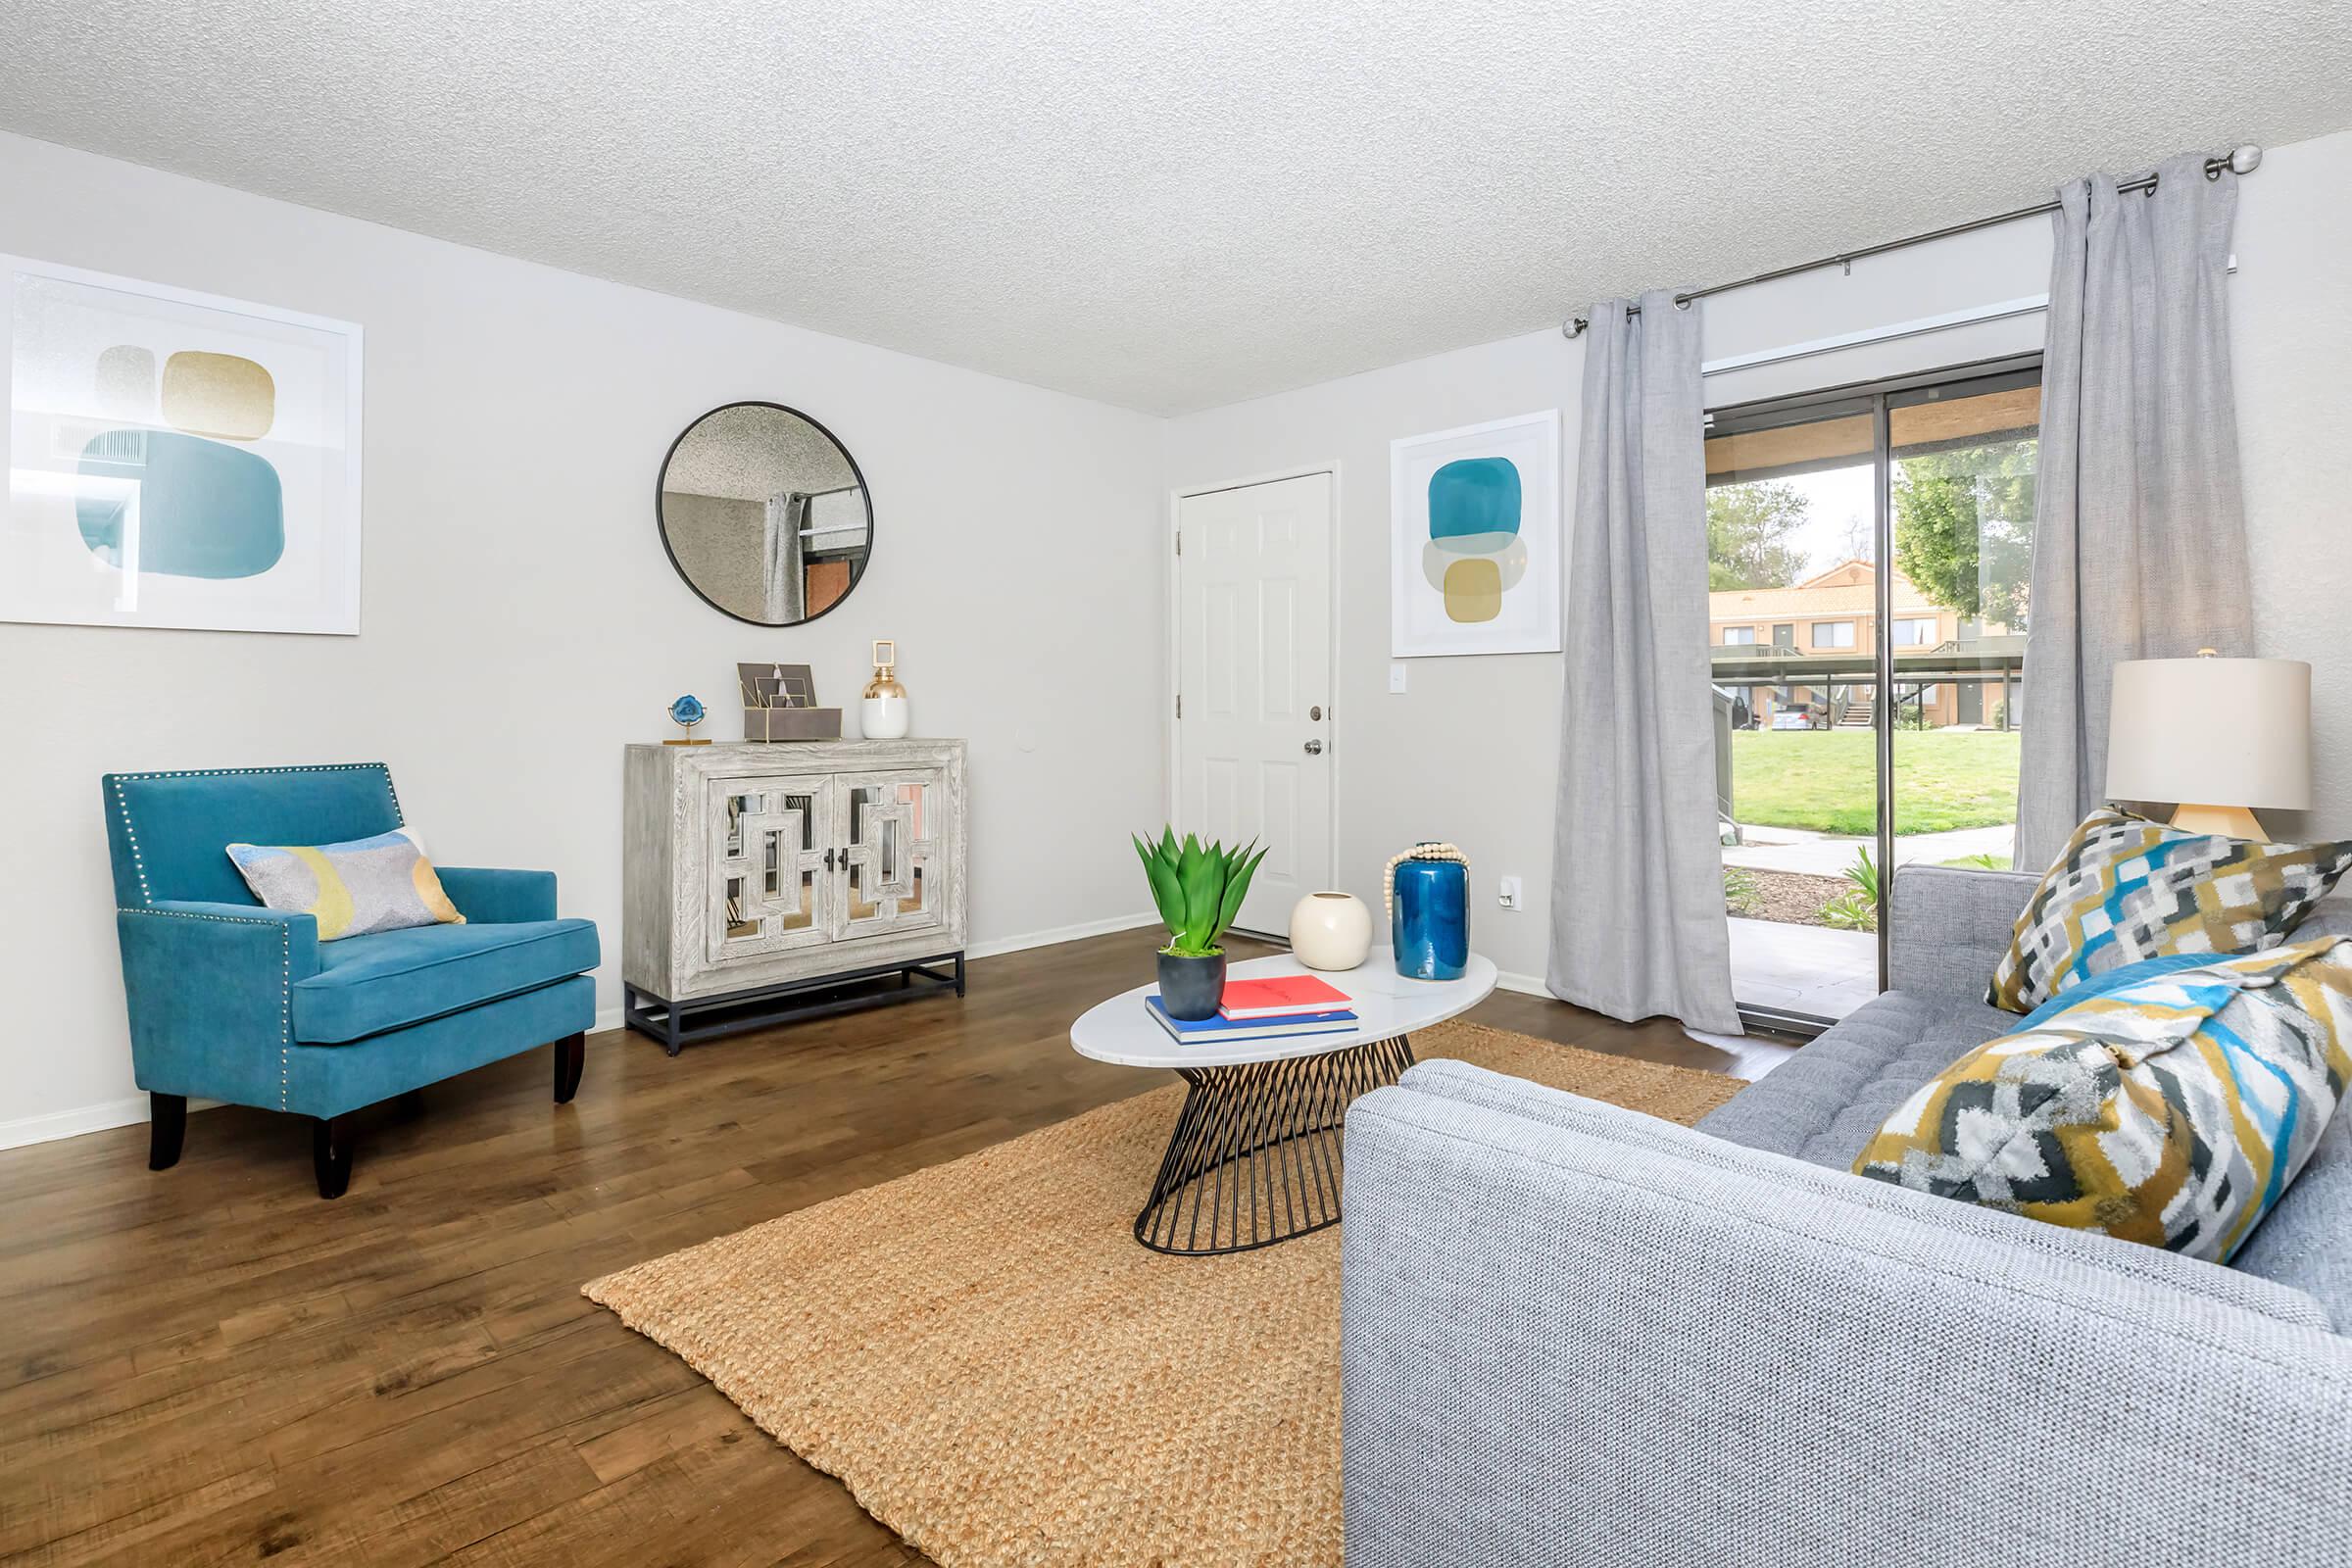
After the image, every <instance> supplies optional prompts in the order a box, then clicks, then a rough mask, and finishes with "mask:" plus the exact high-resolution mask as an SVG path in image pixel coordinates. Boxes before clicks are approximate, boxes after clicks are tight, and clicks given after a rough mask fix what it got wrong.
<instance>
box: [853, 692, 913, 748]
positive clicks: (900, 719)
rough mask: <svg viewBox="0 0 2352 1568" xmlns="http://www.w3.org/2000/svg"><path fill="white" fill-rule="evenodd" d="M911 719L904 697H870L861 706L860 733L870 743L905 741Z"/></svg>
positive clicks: (859, 716)
mask: <svg viewBox="0 0 2352 1568" xmlns="http://www.w3.org/2000/svg"><path fill="white" fill-rule="evenodd" d="M910 717H911V715H910V714H909V713H908V712H907V699H906V698H904V697H868V698H865V699H864V700H863V702H862V703H861V705H860V711H859V713H858V733H859V734H861V735H863V736H864V737H865V738H866V739H867V740H869V741H895V740H903V739H904V738H905V737H906V734H907V726H908V719H909V718H910Z"/></svg>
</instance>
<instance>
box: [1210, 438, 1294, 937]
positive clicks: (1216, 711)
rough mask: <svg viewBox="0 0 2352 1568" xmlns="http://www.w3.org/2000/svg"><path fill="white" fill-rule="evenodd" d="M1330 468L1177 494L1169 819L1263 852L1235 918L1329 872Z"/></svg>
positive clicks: (1261, 927) (1271, 912) (1284, 907)
mask: <svg viewBox="0 0 2352 1568" xmlns="http://www.w3.org/2000/svg"><path fill="white" fill-rule="evenodd" d="M1331 503H1332V476H1331V475H1330V474H1328V473H1310V474H1303V475H1300V476H1299V477H1298V478H1295V479H1276V480H1272V481H1269V482H1268V483H1265V484H1250V485H1240V486H1237V487H1235V488H1234V489H1231V490H1214V491H1210V492H1209V493H1207V494H1205V495H1197V496H1186V497H1184V498H1182V499H1181V500H1180V501H1179V502H1178V503H1177V511H1176V523H1177V535H1178V542H1177V555H1176V698H1177V707H1176V715H1177V716H1176V831H1177V832H1178V833H1179V834H1180V835H1181V834H1184V833H1188V832H1190V833H1198V834H1199V835H1201V839H1202V840H1203V841H1206V840H1208V839H1212V838H1213V839H1222V840H1224V841H1225V842H1226V843H1227V844H1235V843H1248V842H1249V841H1250V840H1251V839H1256V840H1257V841H1258V842H1259V843H1261V844H1263V845H1265V846H1266V848H1267V853H1266V858H1265V860H1264V862H1263V863H1262V864H1260V865H1259V866H1258V868H1257V876H1256V879H1255V880H1254V881H1252V882H1251V883H1250V898H1249V901H1248V902H1247V903H1246V904H1244V905H1243V906H1242V912H1241V917H1240V918H1239V919H1238V920H1237V921H1236V922H1235V923H1236V924H1237V925H1239V926H1240V927H1242V928H1243V929H1244V930H1248V931H1264V932H1271V933H1274V934H1277V935H1279V934H1282V933H1284V932H1287V931H1288V930H1289V928H1290V921H1291V906H1292V905H1294V904H1296V903H1298V902H1299V898H1300V896H1301V895H1303V894H1307V893H1311V892H1314V891H1315V890H1317V889H1319V888H1328V887H1330V886H1331V885H1332V833H1331V828H1332V819H1331V801H1332V776H1331V769H1332V755H1331V737H1332V725H1331V529H1332V515H1331V513H1332V504H1331Z"/></svg>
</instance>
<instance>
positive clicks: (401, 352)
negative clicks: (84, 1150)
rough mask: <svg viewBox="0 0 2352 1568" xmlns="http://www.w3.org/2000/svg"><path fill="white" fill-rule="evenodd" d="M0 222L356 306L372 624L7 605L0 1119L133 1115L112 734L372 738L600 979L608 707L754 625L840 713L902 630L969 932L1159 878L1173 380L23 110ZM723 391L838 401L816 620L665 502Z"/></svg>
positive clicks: (993, 935) (713, 672)
mask: <svg viewBox="0 0 2352 1568" xmlns="http://www.w3.org/2000/svg"><path fill="white" fill-rule="evenodd" d="M0 252H14V253H17V254H21V255H25V256H31V257H37V258H40V259H42V260H45V261H52V262H60V263H65V264H68V265H72V266H76V267H85V268H93V269H97V270H103V271H110V272H118V273H123V274H127V275H129V276H132V277H139V278H147V279H153V280H156V281H159V282H166V283H172V284H177V285H180V286H183V287H187V288H193V289H200V290H205V291H209V292H213V293H218V294H225V295H230V296H234V297H237V298H242V299H251V300H257V301H262V302H267V303H270V304H273V305H279V306H284V307H288V308H291V309H295V310H301V311H308V312H314V313H317V314H319V315H324V316H330V317H339V318H343V319H349V320H355V321H358V322H360V323H362V324H363V325H364V326H365V327H366V329H367V393H366V398H367V401H366V419H367V449H366V466H365V473H366V481H367V497H366V557H367V564H366V588H365V599H364V603H363V612H362V614H363V619H362V625H363V631H362V634H361V635H360V636H359V637H357V638H337V637H295V636H261V635H237V634H224V633H212V632H184V631H124V630H119V629H112V628H89V627H68V626H28V625H5V624H0V669H4V670H5V671H6V676H5V679H4V680H0V734H5V735H6V736H7V737H8V743H7V744H8V750H9V756H8V759H7V762H6V765H5V767H0V829H4V831H5V834H6V839H7V843H8V846H9V848H8V852H7V855H6V862H7V870H8V874H7V876H6V877H5V879H4V880H0V981H4V983H5V994H6V995H7V996H8V997H10V998H11V999H12V1001H13V1002H14V1004H15V1005H16V1009H17V1012H16V1023H15V1025H14V1026H13V1027H11V1028H10V1029H8V1030H7V1031H5V1032H0V1146H5V1145H6V1144H8V1143H11V1142H24V1141H29V1140H31V1139H33V1138H38V1137H49V1136H62V1135H64V1134H66V1133H69V1132H73V1131H79V1130H82V1129H84V1128H85V1127H88V1126H93V1125H109V1124H112V1123H113V1122H114V1121H117V1120H121V1119H123V1117H125V1116H126V1115H130V1114H134V1113H142V1114H143V1101H140V1100H137V1099H130V1098H127V1097H132V1096H133V1094H134V1090H133V1085H132V1081H131V1074H130V1052H129V1044H128V1038H127V1034H126V1030H125V1026H124V1022H123V986H122V979H121V974H120V971H119V969H118V967H117V959H116V952H115V932H114V919H113V912H112V911H113V907H114V901H113V898H112V893H111V884H110V882H109V880H108V873H107V859H106V844H105V836H104V832H103V827H102V821H101V817H100V812H99V796H98V778H99V775H100V774H101V773H103V772H105V771H107V770H109V769H117V768H123V769H131V768H172V767H201V766H229V765H249V764H257V763H273V762H301V761H338V760H384V761H386V762H389V763H390V764H391V767H392V772H393V776H394V778H395V779H396V780H397V781H398V783H399V787H400V795H401V801H402V804H403V805H404V806H405V807H406V808H407V809H408V811H409V814H410V816H411V818H412V820H413V821H415V822H416V823H417V825H418V826H419V827H421V828H422V829H423V830H424V831H425V832H426V833H427V834H428V835H429V839H430V842H431V844H432V846H433V850H434V853H435V855H436V857H438V858H441V859H444V860H446V861H448V862H450V863H454V864H490V865H516V866H539V867H548V868H552V869H554V870H556V871H557V872H558V873H559V874H560V877H561V885H562V901H563V907H564V912H565V913H568V914H577V915H586V916H590V917H592V918H594V919H595V920H596V921H597V922H598V923H599V924H600V926H601V927H602V928H603V933H604V942H605V954H606V958H607V961H606V964H605V967H604V969H603V971H602V972H601V973H600V975H599V977H598V988H599V989H598V996H599V1002H600V1005H601V1006H603V1007H606V1008H613V1007H616V1006H617V1005H618V1001H619V978H618V970H617V956H618V954H619V952H620V924H619V919H620V901H619V887H620V748H621V746H622V745H623V743H625V742H628V741H642V740H658V739H660V738H662V736H663V735H665V734H672V733H675V732H674V730H672V729H671V728H670V726H669V724H668V721H667V719H666V718H665V717H664V716H663V713H662V710H663V708H664V707H665V705H666V704H667V703H668V701H669V699H670V698H671V697H673V696H675V695H677V694H678V693H679V692H682V691H693V692H696V693H699V694H700V695H701V696H702V697H703V698H704V699H705V700H706V701H707V702H708V703H709V704H710V705H711V711H712V713H713V715H714V716H713V723H712V725H711V733H713V734H716V735H718V736H721V737H726V736H732V735H739V734H740V733H741V729H740V727H739V721H738V718H737V715H736V713H735V712H734V711H732V710H731V707H730V705H731V702H732V694H733V689H734V685H733V683H734V671H733V665H734V662H735V661H737V660H750V659H765V660H791V661H794V662H807V663H810V664H813V665H814V666H815V674H816V678H817V682H818V691H819V694H820V696H822V697H824V698H825V699H826V700H827V701H840V700H844V699H848V700H849V701H848V703H847V706H848V707H849V709H850V715H849V720H850V726H851V728H852V729H853V731H854V728H855V724H856V702H855V699H856V697H857V695H858V691H859V690H861V689H862V687H863V685H864V682H865V680H866V677H867V675H868V674H869V672H870V668H871V666H870V664H869V662H867V659H866V654H867V643H868V641H869V639H871V638H874V637H895V638H897V639H898V641H899V650H900V654H901V656H902V661H901V663H900V666H899V673H900V676H901V678H902V679H904V680H905V681H906V683H907V688H908V690H909V692H910V693H911V694H912V697H913V704H914V716H915V727H916V733H917V734H920V735H961V736H965V737H967V738H968V739H969V741H970V743H971V781H972V782H971V788H972V803H973V824H972V846H971V856H972V858H971V937H972V940H973V943H974V945H975V946H976V947H981V946H994V945H999V944H1004V943H1006V942H1008V941H1011V940H1014V939H1017V938H1020V937H1022V936H1024V935H1028V934H1034V933H1039V932H1044V931H1048V930H1053V929H1058V928H1064V927H1069V926H1072V925H1078V924H1083V923H1089V922H1105V921H1119V922H1121V923H1125V922H1126V920H1127V919H1129V918H1130V917H1140V914H1141V912H1142V911H1144V910H1145V909H1146V908H1147V907H1148V905H1149V902H1150V901H1149V899H1148V897H1147V896H1146V894H1145V892H1144V890H1143V889H1142V887H1141V886H1140V883H1139V882H1138V877H1137V872H1136V870H1135V867H1134V865H1133V863H1132V858H1131V857H1129V856H1128V855H1127V853H1126V847H1125V834H1126V832H1127V831H1128V829H1129V828H1130V827H1132V826H1134V825H1135V824H1136V822H1138V821H1140V820H1142V819H1143V818H1144V817H1146V816H1148V815H1149V814H1150V812H1151V811H1152V809H1154V808H1153V806H1152V804H1151V803H1153V802H1156V800H1157V799H1158V797H1159V794H1160V790H1161V776H1162V760H1161V740H1160V731H1159V723H1158V705H1157V701H1156V696H1155V694H1156V692H1157V691H1158V689H1159V684H1160V673H1159V659H1160V628H1159V626H1158V624H1157V622H1156V620H1155V619H1154V617H1153V614H1152V611H1151V608H1150V607H1151V606H1152V605H1153V604H1154V603H1155V602H1156V601H1155V598H1154V594H1155V592H1156V584H1157V581H1158V577H1157V572H1158V569H1159V563H1160V558H1159V553H1158V550H1159V542H1160V539H1161V535H1160V533H1159V531H1158V527H1157V519H1158V518H1159V516H1160V515H1161V483H1162V480H1161V459H1162V453H1161V439H1162V423H1161V421H1160V420H1158V419H1155V418H1152V417H1146V416H1142V415H1138V414H1133V413H1128V412H1125V411H1121V410H1116V409H1112V408H1108V407H1106V406H1103V405H1100V404H1095V403H1089V402H1086V401H1083V400H1080V399H1077V398H1071V397H1066V396H1062V395H1060V394H1057V393H1050V392H1045V391H1040V390H1038V389H1036V388H1033V387H1028V386H1022V385H1018V384H1015V383H1011V382H1007V381H1003V380H999V379H996V378H993V377H990V376H985V375H980V374H977V373H974V372H971V371H965V370H959V369H955V368H949V367H946V366H942V365H938V364H934V363H931V362H929V361H925V360H919V359H914V358H911V357H908V356H906V355H902V354H894V353H889V352H886V351H883V350H880V349H874V348H868V347H865V346H863V345H859V344H855V343H849V342H844V341H842V340H840V339H836V338H830V337H824V336H821V335H818V334H815V333H811V332H807V331H801V330H798V329H795V328H792V327H788V326H782V325H778V324H776V323H774V322H770V321H764V320H760V319H753V318H749V317H745V316H740V315H736V314H733V313H730V312H726V311H721V310H716V309H712V308H710V307H706V306H701V305H694V304H688V303H685V302H682V301H679V300H675V299H670V298H666V297H663V296H661V295H656V294H650V293H646V292H643V291H641V290H637V289H630V288H623V287H620V286H617V285H614V284H611V283H605V282H599V281H596V280H593V279H590V278H586V277H580V276H576V275H573V274H569V273H565V272H561V271H556V270H551V269H548V268H544V267H537V266H533V265H529V264H526V263H522V262H516V261H512V260H508V259H505V258H502V257H497V256H491V255H487V254H485V253H483V252H480V251H474V250H468V249H466V248H464V247H461V246H457V245H450V244H444V243H442V242H439V241H436V240H429V239H424V238H420V237H417V236H416V235H412V234H407V233H402V232H399V231H396V230H392V229H387V228H381V227H377V226H374V225H371V224H368V223H362V222H358V221H352V220H349V219H344V218H338V217H333V216H330V215H327V214H324V213H319V212H315V211H311V210H308V209H304V208H299V207H293V206H288V205H285V204H282V203H278V202H272V201H267V200H263V199H261V198H258V197H254V196H248V195H244V194H241V193H238V192H234V191H229V190H225V189H221V188H220V187H218V186H211V185H205V184H201V183H198V182H195V181H192V180H187V179H182V178H179V177H176V176H173V175H169V174H163V173H158V172H153V171H150V170H146V169H141V168H137V167H134V166H131V165H127V164H123V163H117V162H113V161H110V160H107V159H102V158H96V157H92V156H89V155H86V154H82V153H76V152H71V151H67V150H64V149H61V148H58V147H55V146H51V145H48V144H45V143H41V142H34V141H28V140H25V139H23V138H19V137H14V136H8V135H0ZM789 264H790V259H789V257H780V258H779V259H778V265H779V266H788V265H789ZM738 398H764V399H771V400H774V401H776V402H781V403H787V404H791V405H793V406H795V407H797V408H801V409H805V410H807V411H808V412H809V413H810V414H811V415H813V416H815V417H818V418H820V419H822V420H823V421H824V422H825V423H826V424H827V425H829V426H830V427H831V428H832V429H833V430H834V431H835V432H836V433H838V434H839V435H840V437H841V438H842V440H843V442H844V443H845V444H846V445H847V446H848V447H849V449H850V450H851V451H852V452H853V453H854V454H856V456H857V458H858V463H859V464H860V465H861V466H862V467H863V468H864V471H865V474H866V477H867V480H868V483H869V484H870V485H871V487H872V492H873V500H874V511H875V527H876V534H875V553H874V556H873V560H872V563H871V565H870V566H869V568H868V570H867V572H866V575H865V577H864V579H863V581H862V582H861V583H860V585H859V587H858V591H857V592H856V593H855V594H854V595H853V596H852V597H851V599H850V600H849V601H848V603H847V604H845V605H844V606H843V607H842V608H841V609H839V610H837V611H835V612H834V613H831V614H829V615H827V616H825V617H824V618H823V619H821V620H819V621H817V622H815V623H814V624H813V625H810V626H809V627H807V628H803V629H794V630H768V629H763V628H760V627H756V626H749V625H744V624H741V623H739V622H736V621H733V620H729V619H727V618H725V617H723V616H721V615H720V614H719V613H716V612H715V611H712V610H711V609H709V608H708V607H706V606H705V605H704V604H703V603H702V602H701V601H700V600H698V599H696V598H695V597H694V595H693V594H692V593H690V592H689V591H688V590H687V588H686V587H685V585H684V584H683V583H681V582H679V581H678V579H677V577H676V576H675V575H674V574H673V573H672V571H671V570H670V567H669V564H668V562H667V561H666V560H665V559H664V557H663V555H662V546H661V543H660V540H659V539H658V537H657V535H656V531H655V519H654V510H653V497H654V487H655V475H656V472H657V470H658V469H659V467H660V465H661V462H662V454H663V452H664V451H665V450H666V449H667V448H668V445H669V442H670V441H671V439H672V438H673V437H674V436H675V435H676V434H677V433H678V431H679V430H680V429H682V428H683V427H684V426H685V425H686V424H687V423H688V422H689V421H690V420H692V419H693V418H694V417H696V416H697V415H699V414H701V413H703V412H704V411H705V410H707V409H709V408H711V407H713V406H715V405H717V404H721V403H725V402H729V401H731V400H734V399H738ZM1089 843H1099V844H1101V845H1102V846H1103V853H1102V854H1100V855H1091V854H1085V853H1070V852H1069V851H1068V850H1067V849H1064V848H1061V847H1062V846H1068V845H1072V844H1077V845H1085V844H1089ZM646 1049H648V1050H651V1049H653V1048H652V1047H651V1046H650V1045H648V1046H647V1047H646Z"/></svg>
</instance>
